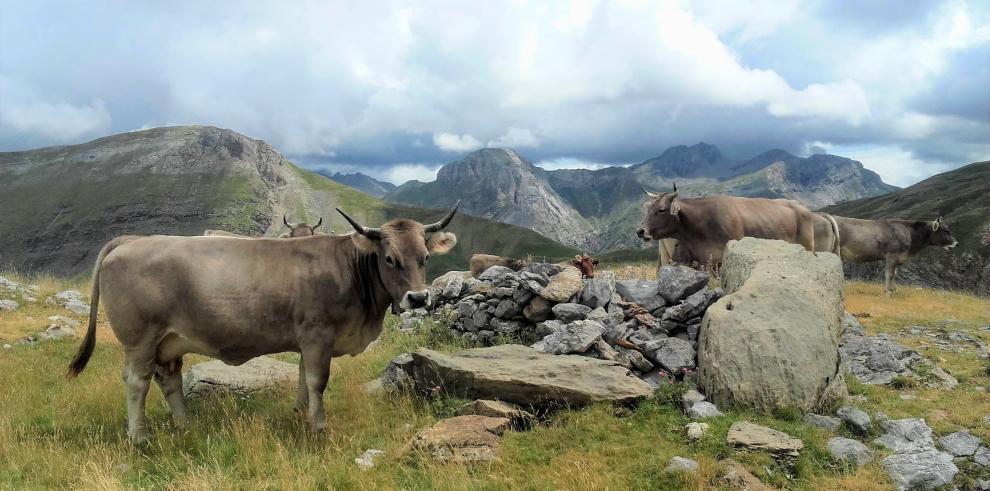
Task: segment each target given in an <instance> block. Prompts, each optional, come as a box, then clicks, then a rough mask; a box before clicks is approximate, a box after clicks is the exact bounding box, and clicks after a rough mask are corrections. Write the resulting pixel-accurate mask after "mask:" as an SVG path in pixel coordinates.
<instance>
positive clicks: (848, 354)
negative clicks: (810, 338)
mask: <svg viewBox="0 0 990 491" xmlns="http://www.w3.org/2000/svg"><path fill="white" fill-rule="evenodd" d="M850 317H851V316H850ZM857 332H861V329H860V330H856V329H848V328H847V330H846V334H845V335H844V336H843V337H842V343H841V345H840V346H839V352H840V354H841V355H842V362H843V364H844V365H846V366H847V367H848V369H849V371H850V372H851V373H852V374H853V375H854V376H856V378H857V379H858V380H859V381H860V382H862V383H864V384H871V385H877V384H889V383H890V382H891V381H893V380H894V378H895V377H897V376H899V375H914V373H913V372H912V371H911V367H912V366H914V365H915V364H917V363H919V362H921V361H923V359H922V357H921V355H920V354H918V352H917V351H914V350H912V349H908V348H905V347H904V346H902V345H900V344H898V343H896V342H894V341H892V340H890V339H889V338H887V336H886V335H880V336H865V335H861V334H857Z"/></svg>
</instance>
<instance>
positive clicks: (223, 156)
mask: <svg viewBox="0 0 990 491" xmlns="http://www.w3.org/2000/svg"><path fill="white" fill-rule="evenodd" d="M336 207H340V208H342V209H344V210H346V211H347V212H348V213H349V214H351V215H352V216H354V217H355V218H357V219H358V220H361V221H363V222H364V223H365V224H367V225H372V226H374V225H379V224H381V223H383V222H385V221H387V220H390V219H392V218H398V217H405V218H413V219H416V220H419V221H421V222H426V221H434V220H437V219H439V218H440V217H442V216H443V214H444V212H445V211H446V210H438V209H428V208H418V207H413V206H408V205H401V204H394V203H386V202H383V201H381V200H378V199H375V198H373V197H371V196H368V195H367V194H364V193H361V192H358V191H356V190H354V189H351V188H349V187H347V186H344V185H341V184H338V183H336V182H334V181H332V180H330V179H328V178H326V177H324V176H321V175H318V174H315V173H312V172H310V171H307V170H304V169H301V168H299V167H297V166H295V165H293V164H292V163H291V162H289V161H288V160H287V159H286V158H285V157H283V156H282V155H281V154H280V153H279V152H278V151H277V150H275V149H274V148H273V147H272V146H271V145H269V144H267V143H265V142H263V141H261V140H254V139H251V138H248V137H246V136H244V135H241V134H239V133H236V132H234V131H231V130H226V129H219V128H213V127H205V126H178V127H168V128H154V129H150V130H144V131H135V132H131V133H123V134H119V135H113V136H108V137H105V138H100V139H98V140H94V141H91V142H89V143H84V144H81V145H69V146H60V147H49V148H42V149H38V150H30V151H25V152H4V153H0V210H2V213H0V270H3V269H6V268H13V269H14V270H16V271H19V272H24V273H32V272H48V273H52V274H57V275H74V274H80V273H82V274H85V273H88V272H89V271H90V269H91V268H92V266H93V260H94V259H95V257H96V254H97V253H98V252H99V249H100V247H102V246H103V244H104V243H106V242H107V241H109V240H110V239H112V238H114V237H117V236H120V235H127V234H170V235H199V234H202V233H203V230H204V229H207V228H214V229H223V230H228V231H231V232H237V233H242V234H247V235H259V236H260V235H266V236H274V235H276V234H277V233H278V232H280V231H282V227H283V225H282V220H281V216H282V214H283V213H287V214H288V216H289V219H290V220H293V221H303V220H306V221H310V222H312V221H316V219H317V218H318V217H323V224H324V229H325V230H330V229H334V228H335V229H336V231H337V233H347V232H349V231H350V230H351V229H350V226H349V225H347V223H346V222H345V221H344V219H343V218H342V217H341V216H340V215H338V214H337V213H336V212H335V211H334V208H336ZM448 229H449V230H450V231H453V232H455V233H456V234H457V236H458V244H457V246H456V247H455V248H454V249H453V250H452V251H451V253H450V254H447V255H444V256H437V257H435V258H433V259H431V260H430V262H429V264H428V273H429V274H430V275H431V276H435V275H436V274H438V273H443V272H446V271H449V270H451V269H461V270H464V269H467V263H468V259H469V258H470V256H471V254H473V253H475V252H487V253H494V254H504V255H510V256H518V257H525V256H527V255H533V256H538V257H546V258H551V259H564V258H567V257H572V256H573V255H574V254H575V253H576V251H575V250H574V249H571V248H568V247H566V246H563V245H561V244H558V243H556V242H554V241H552V240H550V239H548V238H546V237H544V236H542V235H540V234H538V233H536V232H532V231H530V230H527V229H525V228H521V227H517V226H515V225H506V224H502V223H497V222H493V221H489V220H485V219H481V218H475V217H472V216H469V215H467V214H464V213H462V214H459V215H458V216H457V217H456V218H455V219H454V221H453V222H452V223H451V225H450V227H449V228H448Z"/></svg>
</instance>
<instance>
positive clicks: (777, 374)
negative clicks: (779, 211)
mask: <svg viewBox="0 0 990 491" xmlns="http://www.w3.org/2000/svg"><path fill="white" fill-rule="evenodd" d="M721 274H722V284H723V287H724V288H725V291H726V296H724V297H722V298H721V299H720V300H718V301H717V302H715V304H714V305H712V306H711V308H709V309H708V310H707V312H706V313H705V317H704V321H703V322H702V325H701V335H700V338H699V342H698V351H699V353H698V363H699V370H698V371H699V382H700V385H701V388H702V389H704V391H705V394H706V395H707V396H708V399H709V400H711V401H712V402H714V403H716V404H718V405H720V406H723V405H738V406H743V407H753V408H758V409H771V408H776V407H796V408H800V409H802V410H804V411H812V410H814V409H816V408H821V407H825V406H828V405H830V404H832V403H834V402H835V401H838V400H840V399H842V398H844V397H845V396H846V389H845V384H844V381H843V378H842V373H841V371H840V369H839V367H840V364H839V351H838V342H839V334H840V328H841V319H842V313H843V305H842V269H841V265H840V263H839V258H838V257H837V256H835V255H832V254H814V253H810V252H807V251H805V250H804V249H803V248H802V247H801V246H798V245H794V244H788V243H786V242H782V241H769V240H760V239H752V238H744V239H742V240H740V241H730V242H729V244H728V245H727V246H726V253H725V256H724V259H723V263H722V269H721Z"/></svg>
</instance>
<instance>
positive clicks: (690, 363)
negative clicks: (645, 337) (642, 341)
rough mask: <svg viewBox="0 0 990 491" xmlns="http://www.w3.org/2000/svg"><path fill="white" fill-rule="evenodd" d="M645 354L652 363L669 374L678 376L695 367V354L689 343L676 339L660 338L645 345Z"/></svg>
mask: <svg viewBox="0 0 990 491" xmlns="http://www.w3.org/2000/svg"><path fill="white" fill-rule="evenodd" d="M647 350H648V351H647V354H648V356H649V357H650V359H652V360H653V361H655V362H657V363H658V364H659V365H660V366H662V367H664V368H666V369H667V370H669V371H670V372H671V373H674V374H680V373H681V372H682V371H684V370H685V369H692V368H694V367H695V360H696V353H695V351H694V347H692V346H691V343H690V342H689V341H685V340H683V339H678V338H662V339H659V340H657V341H655V342H654V343H650V344H648V345H647Z"/></svg>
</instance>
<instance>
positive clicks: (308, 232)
mask: <svg viewBox="0 0 990 491" xmlns="http://www.w3.org/2000/svg"><path fill="white" fill-rule="evenodd" d="M282 223H284V224H285V226H286V227H288V228H289V231H288V232H284V233H282V234H279V236H278V238H280V239H289V238H292V237H309V236H312V235H319V234H320V232H317V231H316V229H317V228H319V226H320V225H322V224H323V217H320V221H319V222H317V223H316V225H313V226H310V225H309V224H308V223H306V222H299V223H289V221H288V220H287V219H286V217H285V215H284V214H283V215H282ZM330 234H331V235H332V234H333V230H331V231H330ZM203 235H205V236H208V237H237V238H239V239H253V238H260V237H250V236H247V235H241V234H235V233H233V232H227V231H226V230H216V229H206V230H205V231H203Z"/></svg>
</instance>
